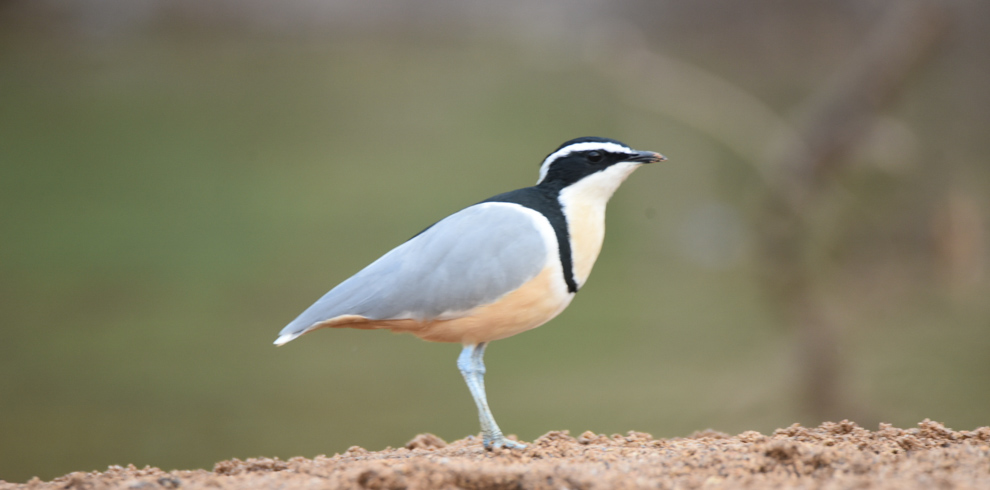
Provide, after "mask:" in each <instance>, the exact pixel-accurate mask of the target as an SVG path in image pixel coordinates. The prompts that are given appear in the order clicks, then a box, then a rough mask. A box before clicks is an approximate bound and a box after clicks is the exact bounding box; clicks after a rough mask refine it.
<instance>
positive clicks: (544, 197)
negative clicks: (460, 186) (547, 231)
mask: <svg viewBox="0 0 990 490" xmlns="http://www.w3.org/2000/svg"><path fill="white" fill-rule="evenodd" d="M559 195H560V188H559V187H557V186H553V185H550V186H548V185H539V186H534V187H526V188H523V189H517V190H514V191H509V192H506V193H504V194H499V195H497V196H495V197H491V198H488V199H485V200H484V201H482V202H509V203H513V204H518V205H520V206H524V207H527V208H529V209H532V210H533V211H536V212H538V213H540V214H542V215H543V216H544V217H545V218H546V219H547V221H549V222H550V226H552V227H553V232H554V234H556V235H557V247H558V248H559V253H560V265H561V269H563V272H564V282H565V283H567V291H568V292H571V293H576V292H577V291H578V285H577V281H575V280H574V261H573V258H572V257H571V234H570V232H569V231H568V230H567V218H565V217H564V209H563V207H562V206H561V205H560V200H559V199H558V196H559Z"/></svg>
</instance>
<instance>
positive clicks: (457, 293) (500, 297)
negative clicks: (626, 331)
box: [275, 136, 666, 449]
mask: <svg viewBox="0 0 990 490" xmlns="http://www.w3.org/2000/svg"><path fill="white" fill-rule="evenodd" d="M664 160H666V158H665V157H664V156H663V155H661V154H659V153H657V152H653V151H638V150H634V149H632V148H631V147H629V146H628V145H626V144H624V143H621V142H619V141H617V140H614V139H610V138H601V137H594V136H591V137H582V138H575V139H572V140H569V141H567V142H565V143H563V144H562V145H560V146H559V147H558V148H557V149H556V150H554V151H553V152H551V153H550V154H549V155H547V157H546V158H544V159H543V161H542V163H541V165H540V173H539V180H538V181H537V183H536V185H534V186H531V187H525V188H521V189H517V190H514V191H510V192H506V193H503V194H499V195H497V196H494V197H491V198H488V199H485V200H484V201H481V202H479V203H477V204H474V205H471V206H468V207H466V208H464V209H462V210H460V211H458V212H456V213H454V214H452V215H450V216H447V217H446V218H444V219H442V220H440V221H438V222H436V223H434V224H433V225H431V226H429V227H427V228H426V229H425V230H423V231H421V232H420V233H418V234H417V235H415V236H413V237H412V238H410V239H409V240H407V241H406V242H404V243H402V244H401V245H399V246H397V247H396V248H394V249H392V250H391V251H389V252H388V253H386V254H385V255H383V256H382V257H381V258H379V259H378V260H376V261H374V262H372V263H371V264H370V265H368V266H367V267H365V268H364V269H362V270H360V271H359V272H358V273H356V274H354V275H353V276H351V277H350V278H348V279H346V280H344V281H343V282H341V283H340V284H338V285H337V286H336V287H334V288H333V289H331V290H330V291H329V292H328V293H326V294H325V295H323V296H322V297H321V298H320V299H319V300H317V301H316V302H315V303H313V305H312V306H310V307H309V308H307V309H306V310H304V311H303V312H302V313H301V314H300V315H299V316H298V317H296V319H295V320H293V321H292V322H291V323H289V324H288V325H286V327H285V328H283V329H282V330H281V332H279V336H278V338H277V339H276V340H275V345H283V344H285V343H287V342H289V341H291V340H293V339H295V338H297V337H299V336H300V335H303V334H305V333H308V332H311V331H313V330H316V329H320V328H328V327H329V328H342V327H347V328H358V329H388V330H391V331H393V332H398V333H411V334H413V335H415V336H417V337H419V338H421V339H424V340H427V341H433V342H450V343H460V344H461V345H462V346H463V348H462V350H461V353H460V355H459V356H458V358H457V367H458V369H459V370H460V372H461V375H462V376H463V377H464V381H465V383H467V386H468V389H469V391H470V392H471V396H472V397H473V398H474V402H475V405H477V408H478V418H479V420H480V422H481V433H482V443H483V445H484V447H485V448H486V449H493V448H509V449H521V448H524V447H526V445H525V444H523V443H520V442H517V441H514V440H510V439H508V438H506V437H505V436H504V435H503V432H502V431H501V429H500V428H499V426H498V424H497V423H495V418H494V416H493V415H492V411H491V409H490V408H489V406H488V400H487V395H486V393H485V380H484V376H485V364H484V359H483V357H484V354H485V348H486V347H487V346H488V344H489V343H490V342H492V341H495V340H500V339H504V338H506V337H510V336H512V335H515V334H518V333H521V332H524V331H527V330H530V329H533V328H536V327H538V326H540V325H543V324H544V323H546V322H548V321H550V320H551V319H553V318H554V317H556V316H557V315H558V314H560V313H561V312H562V311H563V310H564V309H565V308H566V307H567V306H568V305H569V304H570V303H571V300H572V299H573V298H574V295H575V294H576V293H577V292H578V290H580V289H581V287H582V286H584V284H585V282H586V281H587V280H588V276H589V274H590V273H591V269H592V266H593V265H594V263H595V260H596V259H597V258H598V254H599V252H600V251H601V248H602V243H603V240H604V237H605V207H606V204H607V203H608V201H609V199H610V198H611V197H612V195H613V194H614V193H615V191H616V190H617V189H618V187H619V185H620V184H622V182H623V181H625V180H626V178H627V177H628V176H629V175H630V174H632V172H633V171H634V170H636V169H637V168H639V167H640V166H642V165H644V164H649V163H655V162H660V161H664Z"/></svg>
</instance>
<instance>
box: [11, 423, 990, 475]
mask: <svg viewBox="0 0 990 490" xmlns="http://www.w3.org/2000/svg"><path fill="white" fill-rule="evenodd" d="M55 488H59V489H86V490H98V489H103V488H123V489H141V490H155V489H159V488H166V489H174V488H189V489H198V488H209V489H217V488H248V489H254V488H271V489H291V488H314V489H315V488H368V489H403V488H410V489H417V488H443V489H454V488H471V489H475V488H477V489H481V488H497V489H529V488H533V489H561V488H581V489H625V488H836V489H840V488H841V489H846V488H890V489H908V488H918V489H921V488H924V489H933V488H982V489H990V427H981V428H979V429H976V430H973V431H959V432H956V431H953V430H950V429H947V428H945V426H943V425H942V424H940V423H938V422H931V421H929V420H925V421H924V422H921V423H920V424H918V427H917V428H913V429H898V428H894V427H891V426H889V425H886V424H881V425H880V428H879V429H878V430H876V431H869V430H866V429H863V428H861V427H859V426H857V425H856V424H854V423H852V422H848V421H843V422H839V423H831V422H829V423H825V424H822V425H821V426H820V427H817V428H805V427H801V426H798V425H793V426H791V427H788V428H786V429H778V430H776V431H774V433H773V434H770V435H762V434H759V433H757V432H743V433H742V434H739V435H737V436H731V435H728V434H723V433H720V432H713V431H706V432H699V433H696V434H693V435H691V436H689V437H685V438H676V439H654V438H653V437H652V436H650V435H649V434H645V433H641V432H629V433H628V434H627V435H618V434H617V435H613V436H605V435H602V434H593V433H591V432H585V433H583V434H581V435H580V436H578V437H577V438H575V437H572V436H570V435H569V434H568V433H567V432H566V431H565V432H550V433H548V434H546V435H544V436H542V437H540V438H539V439H537V440H535V441H533V442H532V443H531V444H530V445H529V447H527V448H526V449H524V450H495V451H486V450H484V449H483V448H482V447H481V443H480V441H479V439H478V438H476V437H468V438H466V439H462V440H459V441H455V442H452V443H449V444H448V443H446V442H444V441H443V440H441V439H439V438H437V437H436V436H433V435H430V434H422V435H419V436H417V437H416V438H414V439H413V440H412V441H410V442H409V444H408V445H407V446H406V447H404V448H398V449H391V448H388V449H385V450H383V451H377V452H371V451H367V450H365V449H362V448H360V447H356V446H355V447H352V448H350V449H348V450H347V451H346V452H345V453H344V454H339V455H334V456H333V457H326V456H317V457H315V458H313V459H306V458H301V457H298V458H292V459H289V460H287V461H284V460H280V459H277V458H276V459H269V458H257V459H248V460H247V461H240V460H237V459H234V460H230V461H222V462H219V463H217V464H216V465H215V466H214V468H213V471H206V470H193V471H171V472H165V471H162V470H160V469H158V468H150V467H146V468H141V469H139V468H135V467H134V466H129V467H126V468H124V467H119V466H112V467H110V468H108V469H107V471H105V472H102V473H100V472H92V473H83V472H77V473H70V474H68V475H65V476H62V477H59V478H56V479H54V480H52V481H50V482H43V481H40V480H38V479H33V480H31V481H29V482H27V483H20V484H14V483H6V482H2V481H0V490H12V489H39V490H40V489H55Z"/></svg>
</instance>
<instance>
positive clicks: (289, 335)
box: [275, 333, 301, 345]
mask: <svg viewBox="0 0 990 490" xmlns="http://www.w3.org/2000/svg"><path fill="white" fill-rule="evenodd" d="M299 335H301V334H298V333H287V334H282V335H279V336H278V338H277V339H275V345H283V344H285V343H287V342H289V341H290V340H292V339H295V338H296V337H298V336H299Z"/></svg>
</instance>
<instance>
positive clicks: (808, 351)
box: [759, 1, 945, 420]
mask: <svg viewBox="0 0 990 490" xmlns="http://www.w3.org/2000/svg"><path fill="white" fill-rule="evenodd" d="M944 26H945V22H944V16H943V14H942V12H941V11H940V10H939V9H937V8H936V7H935V5H934V4H932V3H928V2H923V1H911V2H901V3H896V4H895V5H894V6H893V7H892V8H891V10H890V11H889V12H887V13H886V14H885V16H884V18H883V19H882V20H881V21H880V25H879V26H878V27H877V28H876V29H875V30H874V31H873V32H872V33H871V34H870V36H869V38H868V39H867V41H866V45H865V46H864V48H863V49H861V50H860V51H859V52H858V53H857V55H856V56H854V57H852V59H850V60H849V62H848V63H847V64H846V65H845V66H844V67H842V68H840V69H839V71H838V72H837V73H836V76H835V77H833V78H832V79H831V80H829V81H828V82H827V83H826V84H825V86H824V87H823V89H822V90H821V91H820V92H819V93H818V94H817V95H816V96H815V97H812V98H811V100H809V101H808V102H807V103H806V104H805V105H804V107H802V108H801V110H800V111H799V114H800V116H799V118H798V121H797V123H796V125H795V129H796V131H794V132H792V133H790V134H791V136H790V137H789V138H788V139H786V140H784V141H780V142H779V143H778V144H777V145H776V147H777V148H779V149H780V151H778V152H777V153H776V155H774V157H773V158H772V161H771V162H770V165H769V167H768V168H769V169H771V175H772V179H771V182H770V196H769V198H768V200H767V206H766V212H765V213H764V216H763V218H762V221H761V223H760V225H759V226H760V230H759V231H760V233H759V235H760V240H761V252H762V259H763V267H762V268H761V270H762V271H763V272H764V277H763V280H764V282H765V284H766V285H767V287H768V289H769V290H770V291H771V293H772V294H773V296H774V297H776V298H777V299H778V300H779V301H780V302H781V304H782V305H783V307H782V310H783V312H784V314H785V321H786V322H787V323H788V324H789V325H792V327H793V329H794V332H795V337H796V343H797V345H796V351H797V355H798V368H799V370H800V373H799V376H800V385H801V387H802V390H803V393H802V394H801V401H802V406H803V408H804V411H805V412H806V413H807V414H808V415H809V416H811V417H814V418H815V419H816V420H827V419H835V418H840V417H843V416H847V417H848V416H849V410H853V411H855V407H854V406H852V405H853V404H852V403H851V400H846V399H844V398H843V393H842V389H841V387H842V382H841V369H840V367H841V362H840V359H839V352H840V345H841V341H840V337H841V329H839V328H838V327H837V325H835V324H834V323H833V322H832V321H831V320H830V319H829V318H828V315H826V314H825V311H824V308H823V306H822V305H821V304H820V300H819V299H818V298H819V296H818V295H817V294H816V292H815V290H814V281H812V280H811V278H810V276H811V271H810V258H811V257H810V254H811V250H812V249H813V243H812V242H811V240H810V236H809V233H808V230H810V229H811V227H812V222H813V220H814V216H815V215H816V213H815V211H816V207H817V205H818V204H819V203H820V201H822V199H821V198H822V197H823V195H824V194H825V193H827V192H829V190H830V183H831V181H832V179H831V176H833V175H834V174H835V173H836V172H838V171H839V170H841V169H842V167H844V166H845V164H846V163H847V161H848V158H847V156H848V155H849V153H850V151H851V150H852V149H853V148H854V147H855V146H856V145H857V144H858V143H859V142H860V141H861V140H862V139H863V137H864V136H865V135H866V134H867V133H868V129H869V127H870V125H871V124H872V122H873V119H874V117H875V116H876V114H877V112H878V111H879V110H880V109H882V108H883V107H884V105H886V104H887V103H888V102H889V101H890V100H891V99H892V98H893V97H894V96H895V95H896V94H897V93H898V91H899V90H900V89H901V88H902V87H904V85H905V83H906V81H907V80H908V78H909V75H910V74H911V73H912V72H913V71H914V69H915V68H917V67H918V66H919V65H920V64H921V63H922V62H923V61H925V60H926V59H927V58H928V55H929V54H930V53H931V52H932V51H933V48H934V46H935V45H936V43H937V41H938V40H939V39H940V34H941V33H942V32H943V31H944Z"/></svg>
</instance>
